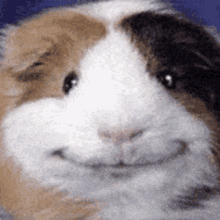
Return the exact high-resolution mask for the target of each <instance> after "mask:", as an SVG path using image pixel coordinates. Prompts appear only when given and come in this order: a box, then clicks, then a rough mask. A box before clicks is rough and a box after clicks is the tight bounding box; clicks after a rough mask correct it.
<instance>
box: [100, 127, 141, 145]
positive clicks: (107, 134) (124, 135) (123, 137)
mask: <svg viewBox="0 0 220 220" xmlns="http://www.w3.org/2000/svg"><path fill="white" fill-rule="evenodd" d="M143 133H144V129H141V130H133V129H130V130H129V129H124V130H123V129H120V130H117V129H116V130H113V131H109V130H106V131H100V132H99V137H100V138H101V139H102V140H103V141H108V142H112V143H113V144H115V145H119V144H122V143H123V142H131V141H132V140H133V139H136V138H138V137H140V136H142V135H143Z"/></svg>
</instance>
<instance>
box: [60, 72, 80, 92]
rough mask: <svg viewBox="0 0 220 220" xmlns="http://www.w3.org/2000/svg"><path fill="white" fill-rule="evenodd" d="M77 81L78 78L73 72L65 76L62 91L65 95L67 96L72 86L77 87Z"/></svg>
mask: <svg viewBox="0 0 220 220" xmlns="http://www.w3.org/2000/svg"><path fill="white" fill-rule="evenodd" d="M78 81H79V78H78V76H77V74H76V73H75V72H71V73H70V74H68V75H67V76H66V78H65V79H64V83H63V91H64V92H65V94H68V93H69V91H70V89H72V88H73V87H74V86H77V84H78Z"/></svg>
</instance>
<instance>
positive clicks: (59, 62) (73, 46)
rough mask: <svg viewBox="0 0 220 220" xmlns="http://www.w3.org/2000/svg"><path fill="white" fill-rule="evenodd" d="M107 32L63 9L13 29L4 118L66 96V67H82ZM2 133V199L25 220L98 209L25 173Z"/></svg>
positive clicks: (5, 69)
mask: <svg viewBox="0 0 220 220" xmlns="http://www.w3.org/2000/svg"><path fill="white" fill-rule="evenodd" d="M105 34H106V29H105V26H104V25H103V24H102V23H100V22H97V21H96V20H94V19H88V18H87V17H85V16H84V15H81V14H76V13H75V12H72V11H62V10H61V11H56V12H49V13H47V14H44V15H43V16H41V17H39V18H37V19H35V20H30V21H28V22H26V23H23V24H22V25H21V26H20V27H19V28H18V29H14V30H12V31H10V33H9V37H8V38H7V41H6V51H5V58H4V60H3V62H2V65H1V69H0V86H1V91H0V103H1V104H0V121H2V119H3V118H4V116H5V114H6V113H7V112H9V111H10V110H13V109H14V108H16V107H17V106H19V105H21V104H23V103H24V102H26V101H32V100H36V99H39V98H42V97H51V96H53V97H54V96H55V97H61V96H62V95H63V92H62V82H63V79H64V78H65V76H66V75H67V74H68V73H69V72H67V71H73V70H75V69H77V65H78V64H79V60H80V59H81V58H82V56H83V54H84V52H85V51H86V49H88V48H89V47H91V46H93V45H94V44H95V42H96V41H98V40H100V39H101V38H103V37H104V36H105ZM55 53H56V56H54V55H53V54H55ZM36 63H38V64H39V63H40V65H35V64H36ZM54 63H55V64H56V68H55V67H54ZM58 85H60V86H58ZM0 135H1V136H0V137H1V148H0V151H1V152H0V175H1V176H0V198H1V199H0V202H1V205H3V206H4V207H5V208H6V211H8V212H10V213H12V214H13V215H14V216H15V217H17V218H18V219H22V220H24V219H28V220H29V219H39V220H42V219H45V220H46V219H78V218H80V217H81V218H83V219H84V218H86V217H87V216H93V215H94V214H95V212H97V211H98V210H99V208H98V204H93V203H91V202H89V201H86V200H85V199H82V198H71V197H70V196H68V195H66V194H64V193H61V192H60V191H59V189H57V188H46V187H43V186H42V185H41V184H40V183H39V182H37V181H36V180H34V179H31V178H29V177H27V176H25V175H24V174H23V173H22V172H21V167H19V165H18V164H16V162H15V161H13V158H8V157H6V154H5V149H4V143H2V130H1V133H0Z"/></svg>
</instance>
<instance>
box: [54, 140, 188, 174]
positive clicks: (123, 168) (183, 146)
mask: <svg viewBox="0 0 220 220" xmlns="http://www.w3.org/2000/svg"><path fill="white" fill-rule="evenodd" d="M178 142H179V146H180V147H179V148H177V149H176V150H175V151H174V152H172V154H169V155H168V156H164V157H162V158H160V159H159V160H156V161H147V162H141V163H140V162H139V161H138V160H137V161H136V162H134V163H131V164H128V163H125V162H124V161H123V160H119V161H118V162H117V163H114V164H107V163H97V162H94V163H81V162H79V161H76V160H74V159H73V158H68V155H67V154H66V153H65V151H66V149H67V148H68V147H63V148H60V149H57V150H55V151H53V152H50V156H52V157H56V158H59V159H61V160H67V161H70V162H71V163H74V164H76V165H78V166H81V167H85V168H89V169H93V170H97V171H98V170H103V169H104V170H106V169H108V170H110V171H112V172H116V173H117V172H118V173H123V172H127V171H132V170H137V169H141V168H146V167H150V166H155V165H159V166H161V165H165V164H167V163H169V162H171V161H173V160H175V159H176V158H178V157H180V156H181V155H183V154H186V152H187V146H188V144H187V143H186V142H184V141H178Z"/></svg>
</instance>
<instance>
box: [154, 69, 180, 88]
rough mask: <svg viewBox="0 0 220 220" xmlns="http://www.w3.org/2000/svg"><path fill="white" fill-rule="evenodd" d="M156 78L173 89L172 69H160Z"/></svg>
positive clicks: (174, 82)
mask: <svg viewBox="0 0 220 220" xmlns="http://www.w3.org/2000/svg"><path fill="white" fill-rule="evenodd" d="M157 79H158V80H159V81H160V82H161V83H162V84H163V85H164V86H166V88H168V89H175V87H176V81H175V77H174V73H173V72H172V71H168V70H165V71H162V72H159V73H158V74H157Z"/></svg>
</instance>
